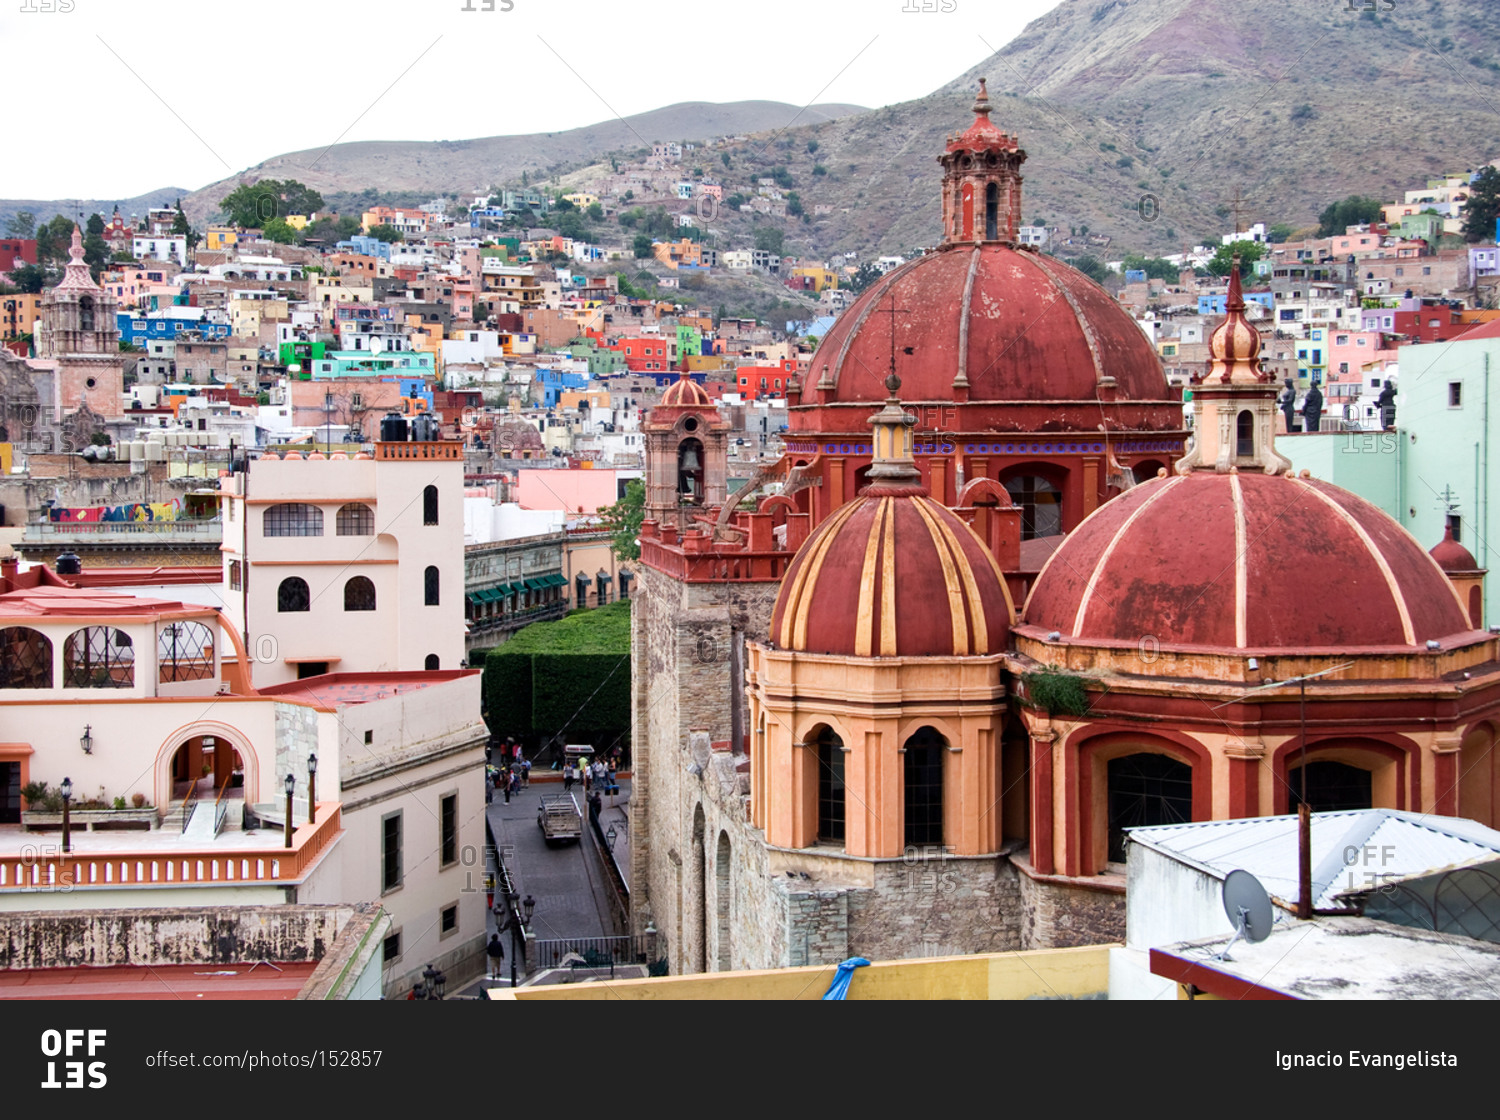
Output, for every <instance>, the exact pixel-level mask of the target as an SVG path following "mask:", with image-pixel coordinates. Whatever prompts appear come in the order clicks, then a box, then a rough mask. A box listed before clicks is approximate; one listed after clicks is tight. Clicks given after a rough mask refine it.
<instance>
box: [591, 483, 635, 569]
mask: <svg viewBox="0 0 1500 1120" xmlns="http://www.w3.org/2000/svg"><path fill="white" fill-rule="evenodd" d="M645 514H646V487H645V484H644V483H642V482H641V480H640V479H638V478H633V479H631V480H630V481H629V482H627V483H626V484H625V496H624V497H623V498H621V499H620V500H619V501H618V502H616V503H615V504H614V505H612V506H601V507H600V509H599V517H600V519H601V520H602V521H603V528H604V531H605V532H607V533H608V534H609V535H610V544H609V550H610V551H611V552H613V553H614V554H615V556H616V557H617V558H618V559H620V560H639V559H640V558H641V546H640V543H639V541H638V540H637V538H639V537H640V535H641V520H642V518H644V517H645Z"/></svg>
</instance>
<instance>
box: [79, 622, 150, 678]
mask: <svg viewBox="0 0 1500 1120" xmlns="http://www.w3.org/2000/svg"><path fill="white" fill-rule="evenodd" d="M134 684H135V646H134V644H133V643H132V642H131V640H130V635H129V634H127V633H125V631H123V630H116V629H115V628H114V627H112V626H86V627H84V628H83V629H82V630H75V631H73V633H71V634H69V635H68V641H67V644H66V645H64V646H63V687H64V688H131V687H133V686H134Z"/></svg>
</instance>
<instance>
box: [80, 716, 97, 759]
mask: <svg viewBox="0 0 1500 1120" xmlns="http://www.w3.org/2000/svg"><path fill="white" fill-rule="evenodd" d="M78 745H79V746H80V747H82V748H83V753H84V754H93V753H94V725H93V724H92V723H86V724H84V725H83V735H82V736H80V737H79V739H78Z"/></svg>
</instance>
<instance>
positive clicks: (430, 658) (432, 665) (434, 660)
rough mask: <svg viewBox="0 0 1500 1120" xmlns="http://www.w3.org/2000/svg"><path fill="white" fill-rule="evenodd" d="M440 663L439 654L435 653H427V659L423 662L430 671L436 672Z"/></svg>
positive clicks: (423, 665) (423, 666)
mask: <svg viewBox="0 0 1500 1120" xmlns="http://www.w3.org/2000/svg"><path fill="white" fill-rule="evenodd" d="M440 664H441V663H440V662H439V661H438V655H437V654H435V653H429V654H428V655H427V660H426V661H424V662H423V663H422V668H424V669H426V670H427V671H428V672H429V673H435V672H437V670H438V666H439V665H440Z"/></svg>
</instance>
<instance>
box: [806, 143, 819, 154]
mask: <svg viewBox="0 0 1500 1120" xmlns="http://www.w3.org/2000/svg"><path fill="white" fill-rule="evenodd" d="M817 150H818V142H817V141H816V140H809V141H808V142H807V154H808V155H812V154H813V153H814V152H816V151H817Z"/></svg>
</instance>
